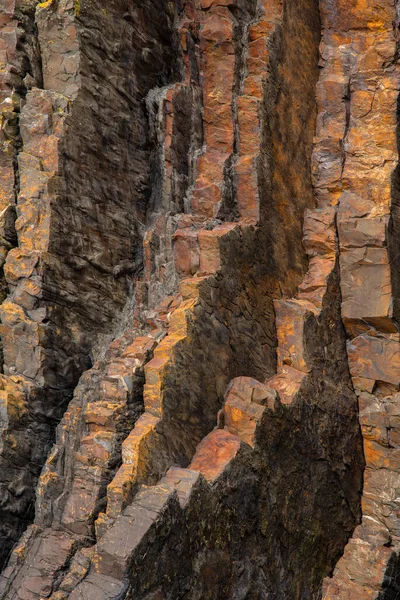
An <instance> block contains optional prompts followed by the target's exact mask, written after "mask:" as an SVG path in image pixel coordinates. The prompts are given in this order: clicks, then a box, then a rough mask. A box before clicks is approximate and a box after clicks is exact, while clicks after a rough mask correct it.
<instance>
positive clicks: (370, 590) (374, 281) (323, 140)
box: [314, 0, 400, 600]
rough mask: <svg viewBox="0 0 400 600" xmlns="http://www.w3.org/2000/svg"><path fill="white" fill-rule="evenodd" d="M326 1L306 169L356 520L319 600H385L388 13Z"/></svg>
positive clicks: (392, 159) (393, 335) (394, 513)
mask: <svg viewBox="0 0 400 600" xmlns="http://www.w3.org/2000/svg"><path fill="white" fill-rule="evenodd" d="M334 4H335V6H333V5H332V3H330V2H325V1H324V2H322V4H321V8H322V17H323V26H324V37H323V44H322V52H321V60H322V66H323V69H322V73H321V78H320V82H319V84H318V102H319V110H320V112H319V117H318V126H317V137H316V148H315V154H314V159H315V162H314V166H315V176H316V192H317V196H318V200H319V203H320V205H321V206H326V205H337V206H338V209H337V210H338V212H337V229H338V237H339V252H340V285H341V293H342V318H343V321H344V324H345V327H346V332H347V337H348V343H347V350H348V359H349V366H350V372H351V375H352V378H353V385H354V388H355V390H356V393H357V395H358V397H359V409H360V423H361V427H362V433H363V438H364V452H365V460H366V470H365V479H364V490H363V499H362V512H363V518H362V523H361V525H360V526H359V527H357V529H356V530H355V532H354V534H353V537H352V539H351V540H350V541H349V543H348V545H347V547H346V549H345V553H344V556H343V558H341V559H340V560H339V563H338V564H337V567H336V570H335V572H334V575H333V578H332V579H327V580H325V586H324V598H325V599H326V600H328V599H329V600H339V598H340V599H341V600H343V599H344V598H346V599H347V598H348V599H350V598H358V599H363V598H372V597H373V598H376V597H377V594H379V592H381V594H382V596H381V595H380V596H379V598H381V597H382V598H386V595H385V594H386V593H387V592H389V593H390V590H394V589H398V588H397V587H396V585H397V584H396V577H398V573H396V569H395V568H393V560H396V556H397V553H398V552H399V549H400V538H399V535H400V522H399V519H398V511H399V504H398V497H399V491H400V479H399V474H398V464H397V463H398V452H399V450H398V449H399V447H400V446H399V429H398V427H399V423H398V415H399V414H400V413H399V410H400V404H399V402H400V395H399V393H398V390H399V387H398V386H399V381H400V344H399V333H398V324H397V323H396V322H395V321H394V320H393V318H392V288H391V275H390V265H389V256H388V247H387V246H388V238H387V225H388V220H389V214H390V203H391V175H392V173H393V171H394V168H395V166H396V164H397V160H398V154H397V147H396V104H397V96H398V89H399V71H398V68H397V65H396V43H395V36H394V33H393V25H392V23H393V20H394V18H395V14H394V8H393V3H392V2H389V1H387V2H374V1H373V0H369V1H368V2H366V3H365V2H356V3H355V4H354V5H352V6H349V5H348V3H345V2H341V1H338V2H336V3H334ZM385 571H387V576H385ZM392 586H394V587H392ZM388 597H389V596H388Z"/></svg>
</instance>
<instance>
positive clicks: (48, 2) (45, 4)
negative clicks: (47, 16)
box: [38, 0, 53, 8]
mask: <svg viewBox="0 0 400 600" xmlns="http://www.w3.org/2000/svg"><path fill="white" fill-rule="evenodd" d="M52 4H53V0H46V1H45V2H39V4H38V7H39V8H48V7H49V6H51V5H52Z"/></svg>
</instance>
